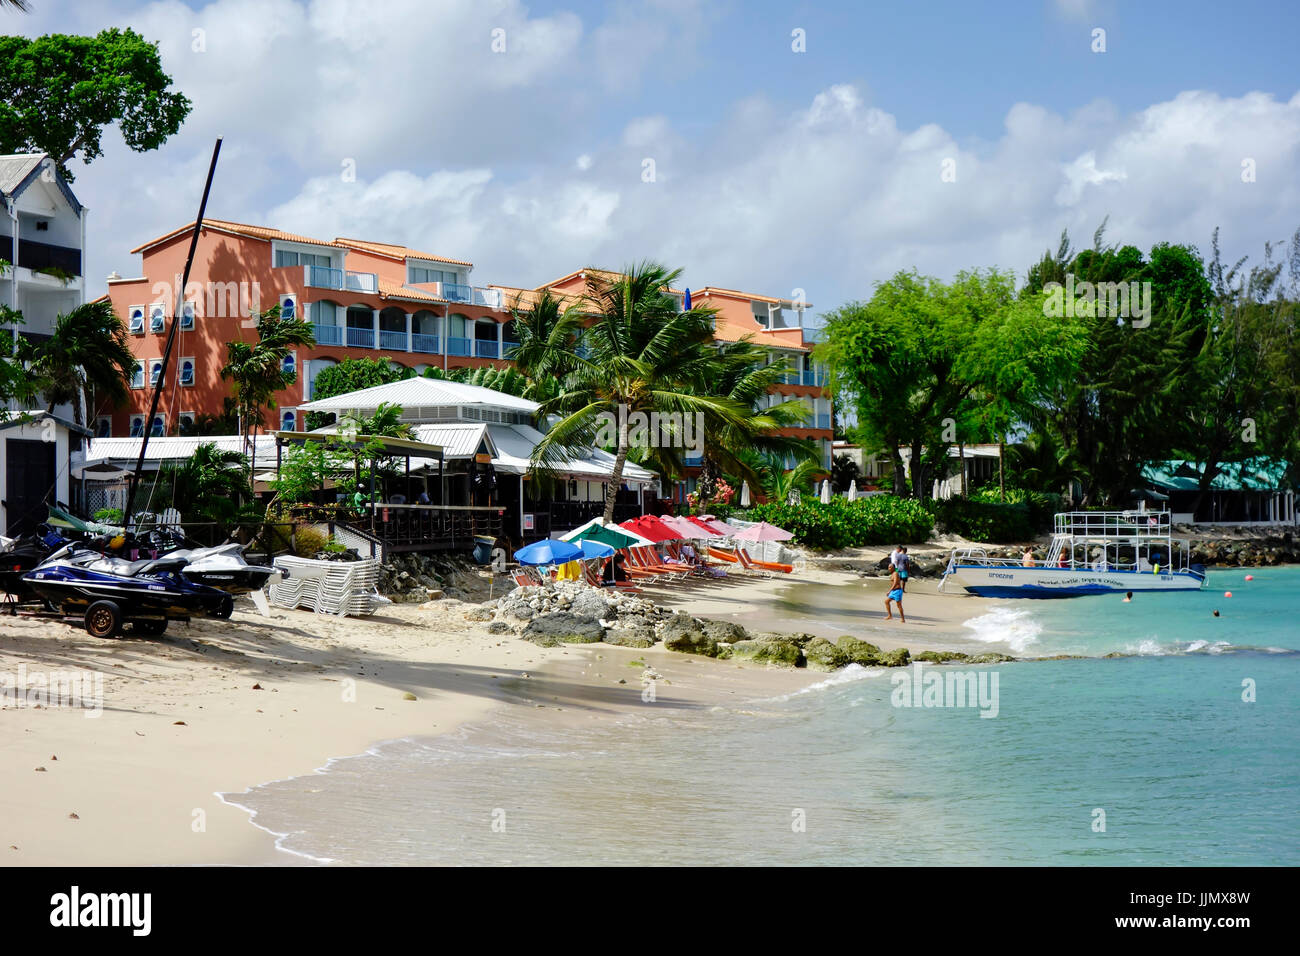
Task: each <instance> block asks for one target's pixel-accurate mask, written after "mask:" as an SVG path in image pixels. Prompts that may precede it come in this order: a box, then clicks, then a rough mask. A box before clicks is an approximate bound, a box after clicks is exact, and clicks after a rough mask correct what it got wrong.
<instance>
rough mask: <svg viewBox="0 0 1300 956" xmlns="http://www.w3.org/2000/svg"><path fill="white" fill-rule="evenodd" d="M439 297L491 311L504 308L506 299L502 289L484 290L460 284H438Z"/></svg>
mask: <svg viewBox="0 0 1300 956" xmlns="http://www.w3.org/2000/svg"><path fill="white" fill-rule="evenodd" d="M435 284H436V285H437V287H438V295H440V296H442V297H443V298H444V299H446V300H447V301H448V302H462V303H464V304H465V305H481V306H485V307H487V308H489V309H501V308H504V306H503V305H502V303H503V302H504V297H503V296H502V294H501V290H500V289H482V288H478V287H476V286H470V285H462V284H461V283H459V282H438V283H435Z"/></svg>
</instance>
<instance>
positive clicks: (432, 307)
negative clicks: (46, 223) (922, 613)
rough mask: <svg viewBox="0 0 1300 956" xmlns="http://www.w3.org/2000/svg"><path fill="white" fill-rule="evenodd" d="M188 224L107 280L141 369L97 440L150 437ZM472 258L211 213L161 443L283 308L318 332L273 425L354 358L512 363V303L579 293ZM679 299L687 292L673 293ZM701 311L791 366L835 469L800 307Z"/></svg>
mask: <svg viewBox="0 0 1300 956" xmlns="http://www.w3.org/2000/svg"><path fill="white" fill-rule="evenodd" d="M192 231H193V223H190V224H187V225H185V226H182V227H180V228H178V229H175V230H173V231H172V232H169V233H167V234H166V235H163V236H159V237H158V238H156V239H153V240H150V241H149V242H146V243H144V244H143V245H141V246H138V247H136V248H135V249H133V250H132V252H133V253H139V254H140V255H141V257H142V268H141V274H140V276H139V277H137V278H130V279H123V278H117V277H112V278H110V279H109V292H108V295H109V298H110V300H111V301H112V303H113V307H114V309H115V311H116V312H117V314H118V315H119V316H121V317H122V318H123V320H124V321H125V322H126V323H127V326H128V330H129V333H130V339H131V345H132V349H133V351H134V352H135V354H136V357H137V359H138V360H139V364H138V366H137V369H136V374H135V378H134V380H133V381H132V388H131V398H130V401H129V402H128V403H127V404H126V405H125V406H124V407H122V408H120V409H119V410H117V411H116V412H115V413H113V414H112V415H105V416H101V417H100V418H98V419H97V420H96V421H95V422H94V423H93V427H94V429H95V433H96V435H97V436H100V437H109V436H128V435H140V434H143V432H144V430H145V428H146V424H145V417H146V416H147V414H148V408H149V400H150V398H151V387H150V386H151V384H152V383H153V382H154V381H156V377H157V375H158V374H159V370H160V366H161V356H162V352H163V348H164V344H165V341H166V330H167V319H168V318H169V317H170V316H171V314H172V307H173V298H174V297H178V293H177V290H178V286H179V284H180V280H181V272H182V270H183V269H184V267H185V256H186V254H187V252H188V250H189V243H190V237H191V234H192ZM472 269H473V265H472V263H470V262H468V261H464V260H457V259H449V258H446V257H443V256H436V255H433V254H430V253H425V252H419V251H417V250H413V249H409V248H407V247H405V246H398V245H390V244H386V243H378V242H372V241H368V240H360V239H348V238H343V237H339V238H335V239H332V240H324V239H313V238H310V237H306V236H300V235H295V234H292V233H287V232H283V231H281V230H278V229H271V228H266V227H262V226H250V225H246V224H243V223H234V222H228V221H224V220H217V219H205V220H204V227H203V229H202V230H200V234H199V242H198V246H197V249H196V253H195V257H194V264H193V267H192V269H191V272H190V280H189V284H188V287H187V289H186V290H185V295H184V297H183V301H184V308H183V310H182V311H181V313H180V314H181V324H180V328H179V329H178V333H177V341H176V345H175V347H174V349H173V352H172V362H171V365H170V368H169V370H168V376H167V380H165V381H164V383H163V391H162V395H161V397H160V400H159V408H158V413H157V415H156V416H155V419H154V421H153V423H152V429H151V430H152V433H153V434H155V435H160V434H166V435H172V434H177V433H183V432H185V431H186V430H187V429H188V427H190V426H192V425H193V424H194V423H195V421H196V419H198V418H199V417H200V416H216V415H220V414H222V413H223V411H224V408H225V402H226V399H227V398H228V396H229V395H230V383H229V382H228V381H226V380H223V379H222V378H221V369H222V367H223V366H224V365H225V364H226V360H227V359H226V345H227V343H229V342H234V341H244V342H249V343H253V342H255V341H256V340H257V329H256V325H255V322H254V321H251V320H250V317H251V316H254V315H256V314H257V313H258V312H259V311H261V310H264V309H266V308H269V307H270V306H272V305H275V304H277V303H278V304H279V305H280V306H281V310H282V314H284V315H294V316H297V317H299V318H301V319H303V320H305V321H307V322H309V323H311V325H312V326H313V328H314V331H315V335H316V345H315V346H314V347H311V348H307V349H301V350H299V351H298V352H296V353H294V354H293V355H292V356H291V357H290V358H289V359H287V360H286V364H290V363H291V365H292V368H293V370H294V371H295V372H296V373H297V381H296V382H295V384H294V385H292V386H290V387H289V388H287V389H285V390H284V391H283V392H281V393H279V394H278V395H277V396H276V406H275V408H274V409H271V410H268V412H267V416H266V421H265V422H263V425H264V426H265V427H267V428H282V429H298V428H301V427H302V426H303V423H302V416H301V415H300V414H299V412H298V406H299V405H301V404H303V403H304V402H306V401H308V400H310V398H311V394H312V388H313V384H314V382H315V379H316V376H317V375H319V374H320V372H321V371H322V370H323V369H325V368H328V367H329V366H331V365H335V364H337V363H338V362H341V361H343V360H344V359H348V358H372V359H373V358H381V357H382V358H386V359H388V360H389V361H391V362H393V363H395V364H398V365H403V366H406V367H408V368H412V369H414V370H415V371H416V373H417V374H419V373H422V372H424V370H425V369H427V368H428V367H430V366H436V367H438V368H443V369H451V368H458V367H465V366H469V367H476V366H482V365H495V366H505V365H509V364H510V363H509V361H508V360H507V359H505V358H504V357H503V356H505V355H507V354H508V353H509V349H510V346H511V345H512V344H513V342H514V335H513V327H512V323H511V318H510V312H509V308H510V306H511V304H513V303H514V302H515V301H516V300H517V299H522V300H523V301H524V302H525V303H526V302H527V301H528V299H529V298H530V295H532V294H536V293H538V292H540V291H542V290H544V289H550V290H552V291H553V292H554V293H556V294H557V295H561V296H571V297H575V298H576V297H577V296H580V295H581V294H582V293H583V292H584V291H585V289H586V273H585V272H584V271H577V272H572V273H570V274H569V275H567V276H563V277H561V278H560V279H557V280H554V281H553V282H548V283H544V284H543V285H541V286H537V287H536V288H533V289H519V288H515V287H509V286H502V285H486V286H475V285H473V284H472V283H471V280H470V274H471V272H472ZM671 291H672V293H673V294H675V295H677V296H678V297H679V299H680V298H682V297H683V293H682V292H680V291H678V290H671ZM692 298H693V304H696V305H709V306H712V307H713V308H715V309H717V310H718V318H717V338H718V340H719V341H720V342H730V341H737V340H739V339H740V338H742V337H743V336H745V335H750V336H752V337H753V338H754V339H755V340H756V341H758V342H760V343H762V344H764V345H766V346H768V347H769V348H770V349H771V350H772V353H773V358H774V360H777V359H784V360H786V361H787V362H788V363H789V365H790V366H791V369H792V370H791V372H790V373H789V374H788V375H787V376H786V380H785V382H784V383H783V384H781V385H779V386H777V387H776V388H775V389H773V394H772V396H771V399H770V401H771V402H773V403H775V402H778V401H782V400H784V399H787V398H792V397H793V398H798V399H800V400H801V401H803V402H804V403H805V404H806V405H807V406H808V409H809V415H810V418H809V421H808V425H807V427H803V428H798V429H791V430H790V433H791V434H794V435H797V436H798V437H801V438H807V439H810V440H812V441H813V442H815V443H817V445H818V448H819V450H820V457H821V459H822V463H823V466H824V467H827V468H829V465H830V448H831V409H830V400H829V397H828V394H827V392H826V390H825V388H824V384H825V382H824V376H823V373H822V372H821V370H819V369H818V368H817V367H816V366H814V364H813V363H812V360H811V357H810V354H809V353H810V349H811V345H812V343H811V341H810V340H809V338H808V336H807V334H806V329H805V328H804V326H803V318H804V312H805V309H806V304H804V303H800V302H797V301H793V300H789V299H784V300H783V299H774V298H771V297H768V296H762V295H756V294H752V293H744V292H738V291H735V290H730V289H721V288H713V287H708V288H704V289H701V290H699V291H698V292H695V293H693V294H692Z"/></svg>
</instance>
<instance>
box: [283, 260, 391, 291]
mask: <svg viewBox="0 0 1300 956" xmlns="http://www.w3.org/2000/svg"><path fill="white" fill-rule="evenodd" d="M302 271H303V277H302V282H303V285H306V286H311V287H312V288H314V289H334V290H336V291H338V292H370V293H375V292H378V291H379V277H378V276H377V275H375V274H374V273H373V272H349V271H348V270H346V269H330V268H328V267H327V266H303V267H302Z"/></svg>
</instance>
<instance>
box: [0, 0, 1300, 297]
mask: <svg viewBox="0 0 1300 956" xmlns="http://www.w3.org/2000/svg"><path fill="white" fill-rule="evenodd" d="M33 6H34V12H33V14H32V15H30V16H22V15H18V14H13V13H0V27H4V28H7V29H14V28H15V25H16V28H17V29H20V30H21V31H22V32H27V33H33V34H34V33H42V32H51V31H55V30H59V31H63V32H93V31H95V30H98V29H101V28H102V27H104V26H109V25H117V26H126V25H130V26H133V27H134V28H135V29H137V30H139V31H140V32H141V33H143V34H144V35H145V36H146V37H148V38H149V39H151V40H156V41H158V42H159V45H160V49H161V51H162V55H163V61H164V65H165V67H166V68H167V69H168V70H169V71H170V72H171V73H172V75H173V76H174V77H175V80H176V84H177V86H178V87H179V88H180V89H182V90H183V91H185V92H186V93H187V94H188V95H189V96H190V97H191V98H192V99H193V100H194V103H195V108H194V112H193V113H192V115H191V116H190V118H189V120H188V121H187V122H186V124H185V127H184V129H183V130H182V131H181V132H180V133H179V134H178V135H177V136H175V137H173V138H172V139H171V140H170V141H169V142H168V143H167V144H166V145H165V146H164V147H163V148H162V149H160V150H157V151H155V152H153V153H149V154H143V155H141V154H135V153H131V152H130V151H128V150H126V149H125V148H124V147H123V146H122V145H121V142H120V139H117V138H116V137H115V136H113V135H110V136H108V137H106V140H105V143H106V147H107V149H106V155H105V156H104V157H103V158H102V159H100V160H99V161H97V162H96V163H95V164H94V165H92V166H90V167H80V166H78V167H76V172H77V182H76V184H75V187H74V188H75V189H76V191H77V193H78V195H79V197H80V198H81V199H82V200H83V202H85V203H86V205H88V206H89V207H90V209H91V218H90V224H91V225H90V236H89V245H90V254H89V256H88V259H89V263H90V266H89V267H90V271H91V274H92V277H97V276H102V275H103V274H105V273H107V272H108V271H109V269H116V270H117V271H119V272H121V273H122V274H123V275H129V274H135V273H136V272H137V271H138V264H137V263H136V262H135V261H134V260H133V257H131V256H130V255H129V254H128V253H127V250H129V249H130V248H131V247H132V246H134V245H136V244H138V243H139V242H142V241H144V240H145V239H147V238H150V237H151V236H153V235H156V234H159V233H161V232H164V231H166V230H168V229H171V228H174V227H175V226H177V225H180V224H182V223H184V222H185V221H186V220H187V219H189V218H190V217H191V216H192V215H193V208H194V205H195V201H196V199H197V195H198V191H199V188H200V186H201V182H202V174H203V171H204V169H205V168H206V162H207V157H208V155H209V153H210V150H211V144H212V140H213V138H214V137H215V136H217V135H223V136H224V137H225V138H226V139H225V149H224V151H223V157H222V166H221V169H220V171H219V175H218V179H217V183H216V186H215V189H214V196H213V202H212V206H211V209H210V212H211V214H212V215H216V216H224V217H226V218H231V219H243V220H246V221H250V222H259V223H265V224H269V225H275V226H279V227H282V228H286V229H293V230H296V231H300V232H303V233H306V234H308V235H318V236H321V237H322V238H331V237H333V236H335V235H352V236H363V237H368V238H372V239H377V240H381V241H395V242H406V243H408V244H410V245H412V246H415V247H417V248H423V249H431V250H433V251H436V252H440V253H442V254H445V255H448V256H452V257H456V258H464V259H470V260H472V261H473V262H474V263H475V270H474V274H473V277H472V278H473V281H474V282H475V283H476V284H480V285H484V284H487V283H501V284H518V285H534V284H537V283H539V282H542V281H544V280H546V279H549V278H553V277H555V276H559V275H561V274H564V273H567V272H569V271H571V270H572V269H575V268H579V267H581V266H583V265H603V266H609V267H618V266H620V265H622V264H624V263H627V262H629V261H632V260H636V259H641V258H645V257H650V258H656V259H660V260H662V261H665V262H666V263H668V264H670V265H673V266H681V267H683V268H684V269H685V272H686V281H687V283H688V284H690V285H692V286H694V287H699V286H700V285H704V284H713V285H722V286H730V287H733V288H743V289H747V290H752V291H756V292H762V293H766V294H773V295H788V294H790V292H791V291H792V290H794V289H802V290H804V292H805V294H806V295H807V296H808V298H810V299H811V300H812V301H813V302H814V303H815V305H816V306H817V308H818V310H819V311H820V310H824V309H826V308H830V307H833V306H835V305H837V304H839V303H841V302H843V301H846V300H848V299H851V298H857V297H865V296H868V295H870V292H871V288H872V285H873V283H874V282H877V281H879V280H881V279H884V278H887V277H888V276H889V275H890V274H892V273H893V272H894V271H896V270H898V269H902V268H910V267H915V268H918V269H920V270H921V271H923V272H927V273H930V274H934V275H938V276H941V277H945V278H948V277H951V276H952V274H953V273H954V272H956V271H957V270H959V269H963V268H973V267H977V266H999V267H1002V268H1008V269H1011V270H1013V271H1014V272H1015V273H1016V274H1017V275H1019V276H1023V274H1024V271H1025V269H1026V268H1027V266H1028V265H1029V263H1030V262H1031V261H1032V260H1033V259H1034V258H1036V257H1037V256H1038V255H1040V254H1041V253H1042V251H1043V250H1044V249H1045V248H1047V247H1048V246H1049V245H1052V246H1054V245H1055V241H1056V237H1057V236H1058V235H1059V234H1060V231H1061V229H1062V228H1069V229H1070V231H1071V234H1072V236H1074V238H1075V239H1076V241H1078V242H1085V243H1086V242H1087V241H1088V240H1089V239H1090V237H1091V235H1092V231H1093V229H1094V228H1095V227H1096V225H1097V224H1098V223H1099V222H1101V220H1102V218H1103V217H1105V216H1110V223H1111V226H1110V231H1109V233H1108V238H1109V239H1110V240H1111V241H1116V242H1131V243H1133V244H1135V245H1138V246H1139V247H1142V248H1149V246H1150V245H1151V244H1153V243H1154V242H1157V241H1162V240H1169V241H1175V242H1187V243H1192V244H1196V245H1198V246H1200V247H1201V248H1202V249H1204V248H1206V247H1208V242H1209V236H1210V232H1211V230H1212V229H1213V228H1214V227H1215V226H1221V227H1222V228H1223V244H1224V248H1225V252H1226V253H1228V254H1233V255H1236V254H1251V255H1254V256H1257V255H1258V253H1259V252H1260V251H1261V250H1262V246H1263V243H1264V241H1265V240H1275V241H1276V240H1283V239H1286V238H1288V237H1289V236H1290V235H1291V233H1292V232H1293V231H1294V230H1295V229H1296V227H1297V226H1300V175H1298V174H1300V96H1297V90H1298V88H1300V79H1298V78H1297V74H1296V72H1295V70H1294V67H1293V63H1294V54H1293V51H1292V49H1291V46H1292V45H1293V42H1294V37H1295V36H1296V35H1297V31H1296V27H1297V20H1300V14H1298V13H1297V9H1296V7H1297V5H1294V4H1286V3H1281V2H1255V3H1250V2H1246V3H1238V4H1235V5H1224V4H1222V3H1218V4H1210V3H1208V2H1202V0H1191V2H1142V3H1119V2H1115V0H1022V2H1017V3H1000V4H977V3H901V4H900V3H892V4H884V3H874V2H872V3H866V2H863V3H857V2H854V3H847V2H845V3H827V2H819V3H776V2H758V3H754V2H746V3H740V2H737V0H722V2H719V0H622V2H619V3H612V4H601V3H593V2H587V0H575V2H563V0H545V2H534V3H530V4H523V3H520V2H518V0H441V2H439V3H436V4H431V3H428V2H425V0H383V2H375V3H371V4H355V3H347V2H345V0H211V2H207V3H195V2H192V3H190V4H189V5H188V6H186V5H182V4H180V3H177V2H172V0H162V2H143V0H104V2H103V3H100V4H95V5H80V4H79V5H75V6H74V5H70V4H64V3H57V2H51V0H34V3H33ZM796 28H798V29H802V30H803V31H805V39H806V52H803V53H795V52H793V51H792V49H791V43H792V38H791V31H792V30H794V29H796ZM1096 28H1101V29H1104V30H1105V31H1106V37H1105V40H1106V52H1105V53H1094V52H1093V51H1092V49H1091V45H1092V42H1093V41H1092V31H1093V30H1094V29H1096ZM496 30H503V31H504V34H503V36H504V37H505V38H506V50H505V51H503V52H497V51H494V50H492V49H491V38H492V36H493V35H494V31H496ZM196 31H198V32H199V33H201V34H202V38H203V42H202V44H201V45H202V47H203V49H201V50H197V51H196V49H195V46H196V41H195V37H196V35H198V34H196ZM647 161H650V162H652V164H653V167H654V171H655V176H654V177H653V179H652V180H650V181H647V180H646V178H645V175H644V171H645V168H646V164H647ZM349 163H351V164H354V166H355V169H356V173H357V175H356V177H355V179H354V180H347V179H346V178H345V177H342V176H341V175H340V169H341V168H343V167H345V166H346V165H347V164H349ZM945 163H951V164H952V169H953V170H954V171H955V178H951V177H950V178H949V179H944V178H943V177H942V176H941V170H942V169H943V167H944V164H945ZM1243 164H1248V165H1249V166H1250V167H1251V170H1252V173H1251V178H1250V179H1249V181H1248V180H1247V179H1245V178H1244V177H1243V175H1242V169H1243V168H1244V167H1243ZM92 285H93V282H92Z"/></svg>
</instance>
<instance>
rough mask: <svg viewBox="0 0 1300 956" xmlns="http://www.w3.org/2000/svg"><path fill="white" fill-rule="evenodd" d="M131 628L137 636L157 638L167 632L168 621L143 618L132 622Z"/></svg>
mask: <svg viewBox="0 0 1300 956" xmlns="http://www.w3.org/2000/svg"><path fill="white" fill-rule="evenodd" d="M131 627H132V628H133V629H134V630H135V632H136V633H137V634H144V635H147V636H149V637H157V636H158V635H159V634H163V633H165V632H166V630H167V619H166V618H163V619H162V620H157V619H156V618H150V617H146V618H141V619H139V620H137V621H132V622H131Z"/></svg>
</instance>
